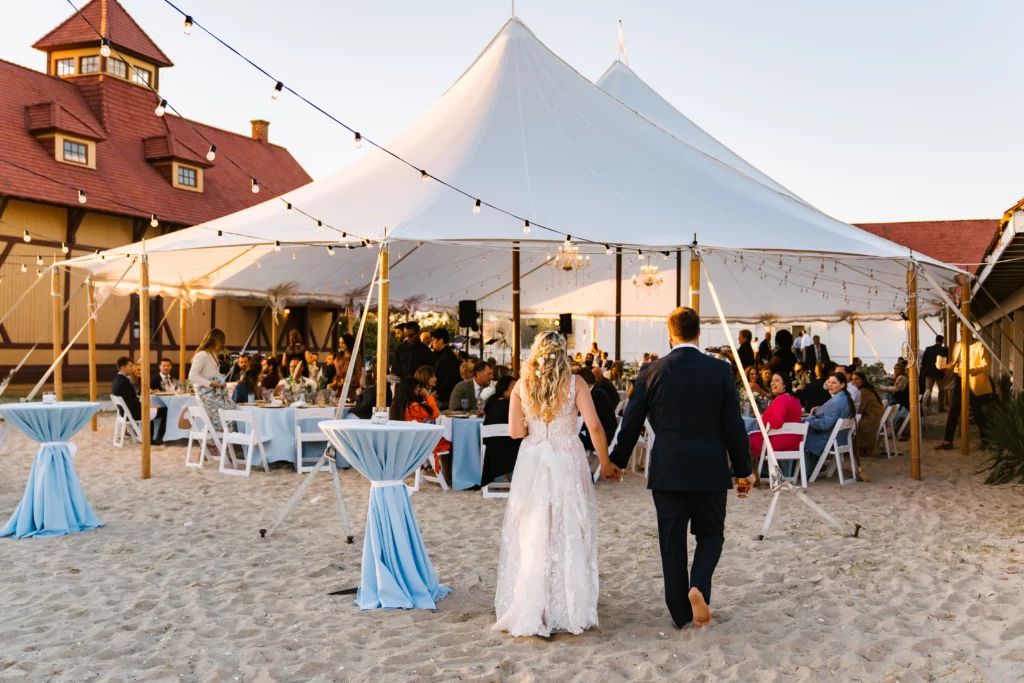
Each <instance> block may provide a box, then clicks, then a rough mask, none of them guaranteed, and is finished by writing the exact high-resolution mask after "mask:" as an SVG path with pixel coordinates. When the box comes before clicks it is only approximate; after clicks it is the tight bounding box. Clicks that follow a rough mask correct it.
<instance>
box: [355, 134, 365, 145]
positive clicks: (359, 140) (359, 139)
mask: <svg viewBox="0 0 1024 683" xmlns="http://www.w3.org/2000/svg"><path fill="white" fill-rule="evenodd" d="M355 145H356V149H359V148H360V147H362V146H363V136H362V135H360V134H359V133H356V135H355Z"/></svg>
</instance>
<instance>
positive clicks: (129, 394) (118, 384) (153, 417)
mask: <svg viewBox="0 0 1024 683" xmlns="http://www.w3.org/2000/svg"><path fill="white" fill-rule="evenodd" d="M134 374H135V363H133V362H132V359H131V358H129V357H128V356H121V357H120V358H118V359H117V374H116V375H114V381H113V383H112V384H111V386H110V393H111V394H113V395H114V396H117V397H119V398H120V399H121V400H122V401H124V404H125V405H126V406H127V407H128V413H129V414H130V415H131V416H132V419H133V420H135V421H136V422H138V421H140V420H141V419H142V403H141V402H140V401H139V396H138V394H136V393H135V387H134V386H133V384H132V376H133V375H134ZM118 410H120V408H118ZM149 420H150V430H149V443H151V444H153V445H154V446H159V445H161V444H162V443H163V442H164V432H165V431H166V430H167V408H166V407H164V406H160V407H152V406H151V407H150V409H149ZM157 420H159V423H160V424H159V425H157V426H156V428H153V426H152V423H153V422H155V421H157Z"/></svg>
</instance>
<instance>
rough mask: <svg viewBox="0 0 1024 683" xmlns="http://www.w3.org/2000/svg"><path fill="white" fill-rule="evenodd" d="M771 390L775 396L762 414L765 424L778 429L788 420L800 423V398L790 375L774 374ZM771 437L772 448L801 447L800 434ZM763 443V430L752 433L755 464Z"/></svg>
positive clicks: (752, 450)
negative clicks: (794, 389)
mask: <svg viewBox="0 0 1024 683" xmlns="http://www.w3.org/2000/svg"><path fill="white" fill-rule="evenodd" d="M771 390H772V393H773V394H774V395H775V398H773V399H772V402H771V403H770V404H769V405H768V408H767V409H766V410H765V411H764V414H763V415H762V416H761V417H762V419H763V420H764V426H765V427H767V428H768V429H778V428H779V427H781V426H782V425H784V424H786V423H788V422H795V423H797V424H800V421H801V414H800V400H799V399H797V397H796V396H794V395H793V385H792V383H791V380H790V379H789V376H788V375H784V374H782V373H778V372H776V373H774V374H772V381H771ZM770 438H771V441H772V448H773V449H774V450H776V451H795V450H797V449H798V448H800V435H799V434H776V435H775V436H772V437H770ZM763 445H764V437H763V436H761V432H760V431H756V432H753V433H751V435H750V454H751V455H752V456H753V458H754V461H755V466H756V464H757V460H758V459H759V458H760V457H761V446H763Z"/></svg>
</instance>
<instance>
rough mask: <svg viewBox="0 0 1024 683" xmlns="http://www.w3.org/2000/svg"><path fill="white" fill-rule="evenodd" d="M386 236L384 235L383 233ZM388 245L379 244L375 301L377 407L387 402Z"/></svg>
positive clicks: (388, 332)
mask: <svg viewBox="0 0 1024 683" xmlns="http://www.w3.org/2000/svg"><path fill="white" fill-rule="evenodd" d="M385 236H386V233H385ZM388 256H389V254H388V244H387V242H381V243H380V296H379V297H378V299H377V378H376V386H377V405H378V406H385V405H387V400H388V342H389V340H390V336H391V325H390V318H389V317H388V293H389V291H390V283H389V282H388V279H389V278H390V277H391V274H390V273H391V269H390V268H389V267H388Z"/></svg>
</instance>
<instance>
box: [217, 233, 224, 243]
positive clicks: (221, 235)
mask: <svg viewBox="0 0 1024 683" xmlns="http://www.w3.org/2000/svg"><path fill="white" fill-rule="evenodd" d="M217 244H224V231H223V230H218V231H217Z"/></svg>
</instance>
